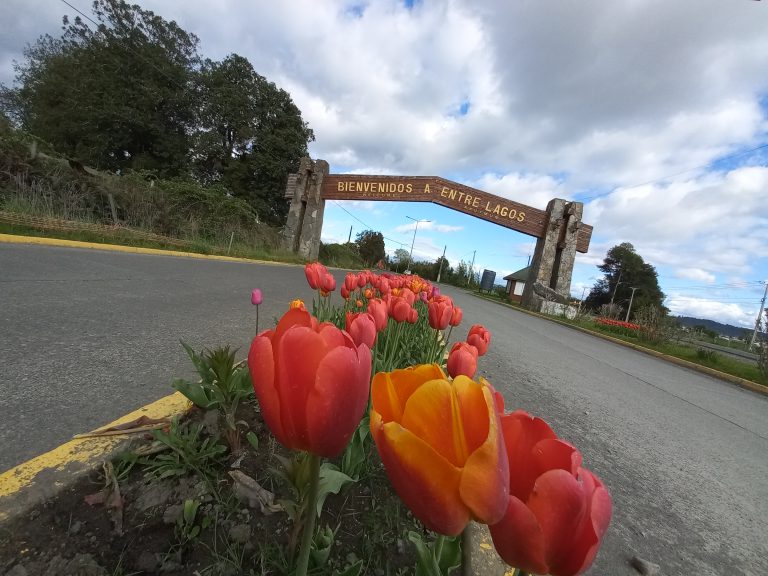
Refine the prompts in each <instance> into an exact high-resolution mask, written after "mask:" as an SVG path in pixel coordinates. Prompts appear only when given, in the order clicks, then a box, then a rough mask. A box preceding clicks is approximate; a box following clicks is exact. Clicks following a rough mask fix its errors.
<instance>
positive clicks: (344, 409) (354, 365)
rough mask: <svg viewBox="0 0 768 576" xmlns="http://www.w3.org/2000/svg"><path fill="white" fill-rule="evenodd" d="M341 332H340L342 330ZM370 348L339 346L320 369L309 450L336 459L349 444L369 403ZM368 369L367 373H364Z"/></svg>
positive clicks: (309, 416) (310, 402) (310, 404)
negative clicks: (365, 368)
mask: <svg viewBox="0 0 768 576" xmlns="http://www.w3.org/2000/svg"><path fill="white" fill-rule="evenodd" d="M336 331H337V332H340V331H339V330H338V329H337V330H336ZM366 350H368V349H367V348H366V347H362V350H361V353H360V358H358V350H356V349H354V348H347V347H346V346H337V347H335V348H333V349H331V351H330V352H328V354H326V356H325V357H324V358H323V359H322V361H321V362H320V364H319V366H318V367H317V378H316V380H315V385H314V387H313V389H312V390H311V391H310V393H309V396H308V398H307V403H306V404H305V406H306V422H307V430H308V433H309V443H310V447H309V450H310V451H311V452H312V453H314V454H318V455H320V456H326V457H328V458H335V457H336V456H338V455H339V454H341V452H342V451H343V450H344V448H345V447H346V445H347V444H348V443H349V439H350V438H351V437H352V434H353V433H354V431H355V429H356V428H357V425H358V424H359V423H360V419H361V418H362V417H363V413H364V412H365V407H366V405H367V403H368V382H369V378H370V373H371V372H370V370H371V369H370V366H371V357H370V352H368V354H367V356H366V354H365V351H366ZM361 364H362V365H364V366H365V365H367V367H368V368H367V373H366V371H365V370H362V371H361V370H360V367H361Z"/></svg>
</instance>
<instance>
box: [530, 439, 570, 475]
mask: <svg viewBox="0 0 768 576" xmlns="http://www.w3.org/2000/svg"><path fill="white" fill-rule="evenodd" d="M531 453H532V455H533V459H534V461H535V462H536V464H537V465H538V467H539V470H555V469H560V470H566V471H568V472H570V473H571V474H573V475H574V476H576V473H577V472H578V470H579V468H580V467H581V462H582V457H581V452H579V451H578V450H577V449H576V447H575V446H573V445H572V444H569V443H568V442H566V441H564V440H560V439H559V438H547V439H546V440H541V441H540V442H537V443H536V444H535V445H534V447H533V450H532V452H531Z"/></svg>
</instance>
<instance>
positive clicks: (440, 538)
mask: <svg viewBox="0 0 768 576" xmlns="http://www.w3.org/2000/svg"><path fill="white" fill-rule="evenodd" d="M444 542H445V536H444V535H443V534H438V535H437V540H435V561H436V562H438V563H439V562H440V556H442V555H443V543H444Z"/></svg>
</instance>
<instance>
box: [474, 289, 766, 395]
mask: <svg viewBox="0 0 768 576" xmlns="http://www.w3.org/2000/svg"><path fill="white" fill-rule="evenodd" d="M468 294H472V295H474V296H477V297H478V298H482V299H483V300H487V301H488V302H494V303H495V304H501V305H502V306H506V307H507V308H511V309H512V310H517V311H518V312H523V313H524V314H528V315H530V316H536V317H537V318H543V319H545V320H549V321H550V322H555V323H556V324H560V325H561V326H567V327H568V328H572V329H574V330H578V331H579V332H583V333H584V334H589V335H590V336H595V337H596V338H602V339H603V340H608V341H609V342H613V343H614V344H619V345H621V346H624V347H625V348H632V349H633V350H637V351H638V352H642V353H643V354H648V355H649V356H655V357H656V358H660V359H662V360H666V361H667V362H671V363H672V364H677V365H678V366H683V367H684V368H688V369H690V370H695V371H696V372H701V373H702V374H707V375H708V376H714V377H715V378H720V379H721V380H725V381H726V382H730V383H732V384H736V385H737V386H741V387H742V388H746V389H748V390H752V391H753V392H757V393H758V394H763V395H766V396H768V386H763V385H762V384H758V383H757V382H753V381H752V380H746V379H745V378H739V377H738V376H734V375H733V374H728V373H726V372H720V370H715V369H714V368H710V367H709V366H702V365H701V364H696V362H691V361H689V360H683V359H682V358H678V357H677V356H670V355H669V354H664V353H663V352H657V351H656V350H652V349H651V348H646V347H644V346H640V345H639V344H633V343H632V342H626V341H625V340H621V339H620V338H614V337H613V336H608V335H607V334H602V333H600V332H593V331H592V330H588V329H587V328H582V327H581V326H574V325H573V324H569V323H568V322H563V321H562V320H558V319H557V318H553V317H552V316H547V315H546V314H539V313H538V312H533V311H532V310H526V309H525V308H519V307H517V306H511V305H509V304H506V303H504V302H496V301H494V300H491V299H490V298H486V297H484V296H481V295H478V294H475V293H474V292H468Z"/></svg>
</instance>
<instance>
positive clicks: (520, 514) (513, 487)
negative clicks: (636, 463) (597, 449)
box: [490, 410, 612, 576]
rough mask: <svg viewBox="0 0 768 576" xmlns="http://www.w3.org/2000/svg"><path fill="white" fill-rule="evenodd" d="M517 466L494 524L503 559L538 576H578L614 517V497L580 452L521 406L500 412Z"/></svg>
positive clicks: (511, 461) (492, 528) (509, 452)
mask: <svg viewBox="0 0 768 576" xmlns="http://www.w3.org/2000/svg"><path fill="white" fill-rule="evenodd" d="M501 426H502V430H503V433H504V442H505V444H506V449H507V456H508V458H509V464H510V468H511V469H512V470H513V472H512V474H511V476H510V483H509V501H508V503H507V511H506V514H505V515H504V518H503V519H502V520H501V521H500V522H499V523H498V524H495V525H492V526H490V531H491V537H492V538H493V543H494V545H495V546H496V551H497V552H498V553H499V555H500V556H501V557H502V558H503V559H504V561H505V562H506V563H507V564H509V565H511V566H515V567H516V568H520V569H522V570H525V571H527V572H532V573H535V574H551V575H552V576H574V575H575V574H580V573H581V572H583V571H584V570H586V569H587V568H589V566H590V565H591V564H592V561H593V560H594V559H595V556H596V555H597V551H598V549H599V548H600V541H601V540H602V537H603V535H604V534H605V531H606V530H607V529H608V523H609V522H610V521H611V510H612V503H611V496H610V494H608V491H607V490H606V489H605V486H604V485H603V483H602V482H601V481H600V479H599V478H598V477H597V476H595V475H594V474H593V473H592V472H590V471H589V470H587V469H586V468H582V467H581V463H582V458H581V453H580V452H579V451H578V450H577V449H576V448H575V447H573V446H571V445H570V444H568V443H567V442H564V441H563V440H560V439H558V438H557V436H556V435H555V433H554V432H553V431H552V429H551V428H550V427H549V425H548V424H547V423H546V422H545V421H544V420H542V419H540V418H534V417H532V416H530V415H529V414H527V413H526V412H523V411H522V410H518V411H517V412H513V413H512V414H505V415H503V416H501Z"/></svg>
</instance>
